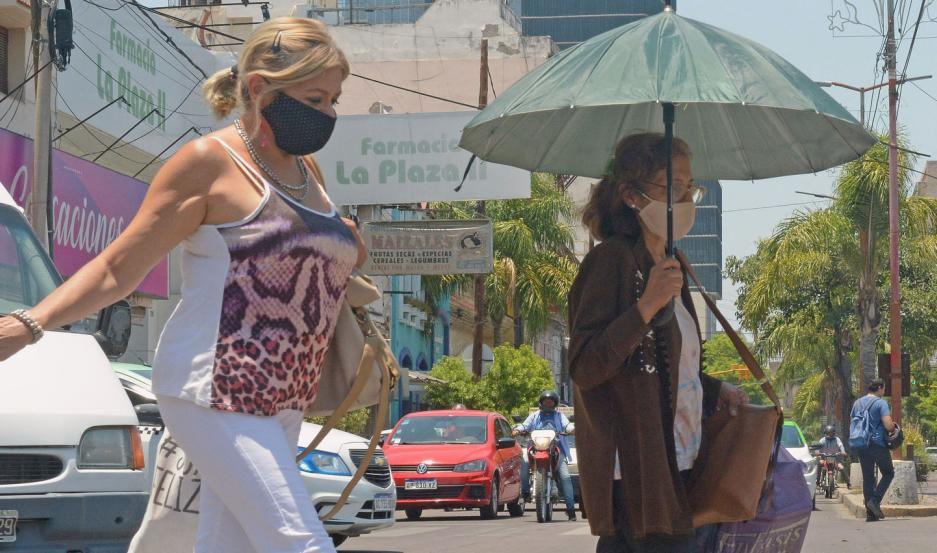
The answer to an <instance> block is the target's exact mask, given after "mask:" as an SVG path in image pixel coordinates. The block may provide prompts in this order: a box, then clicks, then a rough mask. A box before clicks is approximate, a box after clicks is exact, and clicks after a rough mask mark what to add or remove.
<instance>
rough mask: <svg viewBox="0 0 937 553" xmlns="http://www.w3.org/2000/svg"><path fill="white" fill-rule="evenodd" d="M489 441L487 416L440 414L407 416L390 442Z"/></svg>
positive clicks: (453, 442) (443, 442)
mask: <svg viewBox="0 0 937 553" xmlns="http://www.w3.org/2000/svg"><path fill="white" fill-rule="evenodd" d="M487 441H488V417H482V416H464V415H463V416H455V415H439V416H421V417H406V418H404V419H403V420H402V421H400V426H399V427H398V428H397V431H396V432H394V434H393V436H391V440H390V443H391V444H393V445H410V444H483V443H486V442H487Z"/></svg>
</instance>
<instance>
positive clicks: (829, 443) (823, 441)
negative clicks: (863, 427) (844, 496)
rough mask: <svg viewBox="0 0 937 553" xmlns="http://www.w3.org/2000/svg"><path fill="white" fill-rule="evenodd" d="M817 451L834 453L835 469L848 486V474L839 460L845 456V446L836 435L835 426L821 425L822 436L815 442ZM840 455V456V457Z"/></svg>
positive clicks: (819, 452)
mask: <svg viewBox="0 0 937 553" xmlns="http://www.w3.org/2000/svg"><path fill="white" fill-rule="evenodd" d="M817 447H818V449H817V453H818V454H820V455H836V456H837V458H836V470H838V471H839V472H840V473H842V475H843V480H845V481H846V487H847V488H848V487H850V486H849V475H848V474H846V471H845V470H844V468H843V463H841V462H840V459H841V458H845V457H846V448H845V447H843V442H842V440H840V439H839V438H838V437H837V436H836V428H834V427H833V425H830V424H828V425H826V426H825V427H823V438H820V441H818V442H817ZM840 456H841V457H840Z"/></svg>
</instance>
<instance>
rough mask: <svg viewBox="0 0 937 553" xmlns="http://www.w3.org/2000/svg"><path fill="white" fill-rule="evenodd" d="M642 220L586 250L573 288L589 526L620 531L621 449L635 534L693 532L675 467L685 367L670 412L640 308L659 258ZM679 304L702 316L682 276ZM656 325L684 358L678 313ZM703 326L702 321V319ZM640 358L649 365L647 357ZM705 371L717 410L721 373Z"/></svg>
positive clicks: (707, 402)
mask: <svg viewBox="0 0 937 553" xmlns="http://www.w3.org/2000/svg"><path fill="white" fill-rule="evenodd" d="M635 227H636V225H628V226H627V227H626V228H625V229H624V230H619V232H618V234H616V235H615V236H613V237H612V238H609V239H608V240H605V241H604V242H602V243H601V244H599V245H598V246H596V247H595V248H594V249H593V250H592V251H591V252H589V254H588V255H587V256H586V257H585V259H584V260H583V262H582V265H581V266H580V269H579V274H578V276H577V277H576V281H575V283H574V284H573V287H572V289H571V291H570V294H569V318H570V325H569V328H570V331H569V332H570V344H569V367H570V375H571V376H572V379H573V382H574V383H575V386H574V394H575V402H576V442H577V444H578V445H577V451H578V456H579V457H578V459H579V474H580V479H581V487H582V497H583V501H584V502H585V505H586V511H587V512H588V513H589V525H590V527H591V529H592V533H593V534H595V535H598V536H612V535H615V524H614V520H615V517H614V515H613V513H612V485H613V484H612V482H613V472H614V464H615V450H616V449H617V450H618V453H619V457H620V460H621V472H622V480H623V484H624V497H625V503H626V505H627V511H628V521H629V523H630V524H629V525H630V530H631V533H632V535H633V536H634V537H635V538H639V539H640V538H643V537H645V536H647V535H649V534H670V535H674V534H688V533H690V532H692V531H693V526H692V522H691V513H690V509H689V505H688V502H687V498H686V492H685V490H684V487H683V483H682V479H681V478H680V475H679V471H678V470H677V463H676V453H675V448H674V438H673V422H672V421H673V413H674V410H675V408H676V405H675V401H676V390H677V387H678V377H679V370H678V369H677V367H676V364H675V366H674V368H673V370H671V371H670V375H671V379H670V380H671V390H672V391H673V393H672V397H671V405H670V406H669V408H670V413H669V414H668V415H666V416H665V412H664V411H663V410H662V409H661V405H662V403H664V402H665V401H664V400H662V399H661V398H662V395H661V382H660V377H659V375H658V374H657V372H656V367H654V366H653V365H655V364H656V363H655V360H656V355H655V354H654V340H652V339H650V338H648V339H646V340H645V338H646V337H649V336H650V335H651V334H650V333H651V328H650V327H649V326H648V325H646V324H644V321H643V320H642V318H641V314H640V313H639V312H638V309H637V299H638V297H639V296H638V294H639V293H640V290H643V279H644V278H645V276H646V275H648V274H650V270H651V267H653V265H654V263H653V260H652V258H651V255H650V253H649V252H648V251H647V248H646V246H645V245H644V240H643V239H642V238H641V236H640V231H638V230H637V229H636V228H635ZM682 295H683V298H682V299H683V303H684V305H685V306H686V308H687V311H689V312H690V314H691V315H693V319H694V321H696V311H695V309H694V307H693V302H692V300H691V298H690V292H689V288H688V286H687V284H686V275H684V285H683V294H682ZM660 332H663V334H662V335H661V337H662V338H664V339H665V341H666V343H667V345H668V352H669V359H671V360H679V359H680V350H681V339H680V328H679V325H678V323H677V320H676V317H673V318H672V319H671V321H670V323H669V324H668V325H667V326H666V327H665V328H664V329H663V330H662V331H660ZM697 332H699V327H698V323H697ZM642 358H643V359H644V363H642V362H641V359H642ZM700 374H701V379H702V384H703V409H704V412H712V411H713V410H714V408H715V404H716V401H717V399H718V395H719V386H720V385H721V383H720V381H719V380H716V379H714V378H712V377H710V376H708V375H705V374H703V373H702V367H701V368H700Z"/></svg>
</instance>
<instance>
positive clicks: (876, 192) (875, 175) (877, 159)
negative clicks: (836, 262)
mask: <svg viewBox="0 0 937 553" xmlns="http://www.w3.org/2000/svg"><path fill="white" fill-rule="evenodd" d="M888 141H889V139H888V137H887V136H884V135H883V136H880V137H879V142H878V143H877V144H875V145H874V146H872V148H871V149H870V150H869V151H868V152H866V153H865V155H863V156H862V157H861V158H859V159H858V160H856V161H854V162H851V163H847V164H846V165H845V166H844V167H843V171H842V174H841V175H840V177H839V179H838V181H837V184H836V196H837V200H836V203H835V208H836V210H837V211H838V212H839V213H840V214H841V215H842V216H843V217H844V218H845V219H846V220H847V221H848V222H849V224H850V226H851V229H852V231H853V232H854V234H855V237H856V239H857V245H858V248H857V250H856V251H855V252H854V253H857V254H858V255H852V256H850V257H849V258H846V259H845V261H846V262H847V263H849V264H850V266H851V267H852V268H853V270H855V271H856V272H857V273H858V297H857V301H856V314H857V322H858V327H859V365H860V367H861V370H862V374H863V376H864V381H865V382H868V381H869V380H872V379H874V378H876V376H877V350H878V345H879V330H880V326H881V323H882V304H883V294H882V286H881V280H882V274H883V273H887V269H888V252H889V235H888V231H889V225H888V204H889V201H888V197H889V196H888V191H889V178H888V151H889V147H888V146H887V144H888ZM899 142H902V141H901V140H900V139H899ZM901 145H902V146H904V144H903V143H902V144H901ZM912 162H913V158H912V157H911V156H910V154H908V153H907V152H906V151H904V150H899V151H898V164H899V167H898V186H899V202H900V206H899V207H900V214H901V215H900V216H901V235H902V238H903V239H904V241H905V242H910V241H914V242H915V245H914V249H915V250H916V252H915V253H916V254H917V255H918V256H919V257H920V258H921V259H922V260H930V262H931V263H934V262H937V242H935V241H933V240H927V238H933V234H934V230H935V228H937V226H935V223H937V200H935V199H933V198H924V197H920V196H909V193H910V187H911V182H912V178H911V177H912V175H911V172H910V171H908V170H907V169H906V167H908V166H910V165H911V163H912ZM903 245H904V246H908V245H909V244H907V243H906V244H903Z"/></svg>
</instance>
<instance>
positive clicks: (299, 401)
mask: <svg viewBox="0 0 937 553" xmlns="http://www.w3.org/2000/svg"><path fill="white" fill-rule="evenodd" d="M348 73H349V66H348V62H347V60H346V59H345V56H344V55H343V54H342V52H341V50H339V49H338V47H337V46H336V45H335V43H334V42H333V40H332V38H331V37H330V36H329V34H328V32H327V31H326V29H325V27H324V26H323V25H322V24H321V23H319V22H316V21H314V20H310V19H293V18H282V19H274V20H272V21H269V22H267V23H265V24H263V25H261V26H260V27H258V28H257V30H256V31H255V32H254V33H253V34H252V35H251V37H250V38H249V39H248V40H247V42H246V43H245V44H244V48H243V50H242V52H241V55H240V58H239V59H238V63H237V65H236V66H235V67H232V68H231V69H225V70H223V71H220V72H218V73H217V74H215V75H213V76H212V77H211V78H209V80H208V81H207V82H206V83H205V85H204V91H205V97H206V99H207V101H208V103H209V105H210V106H211V107H212V109H213V110H214V112H215V114H216V115H217V116H219V117H224V116H227V115H228V114H229V113H231V112H232V111H234V110H235V109H239V110H240V112H241V116H240V118H239V119H237V120H236V121H235V124H234V125H231V126H228V127H225V128H223V129H221V130H219V131H217V132H215V133H212V134H211V135H209V136H206V137H204V138H201V139H198V140H195V141H193V142H190V143H188V144H186V145H185V146H184V147H183V148H181V149H180V150H179V152H178V153H176V154H175V155H173V156H172V157H171V158H170V159H169V160H168V161H167V162H166V164H165V165H164V166H163V168H162V169H161V170H160V171H159V173H158V174H157V175H156V177H155V178H154V179H153V182H152V184H151V186H150V190H149V193H148V194H147V196H146V199H145V200H144V202H143V204H142V205H141V207H140V210H139V212H138V213H137V215H136V217H135V218H134V219H133V221H132V222H131V224H130V225H129V226H128V227H127V229H126V231H125V232H124V233H123V234H121V235H120V236H119V237H118V238H117V240H115V241H114V243H113V244H111V245H110V246H109V247H108V248H107V249H106V250H105V251H104V252H102V253H101V255H99V256H98V257H97V258H95V259H94V260H92V261H91V262H89V263H88V264H87V265H86V266H85V267H83V268H82V269H81V271H79V272H78V273H77V274H76V275H74V276H73V277H72V278H70V279H69V280H68V282H66V283H65V284H63V285H62V286H61V287H60V288H59V289H57V290H56V291H54V292H53V293H52V294H50V295H49V297H47V298H46V299H45V300H44V301H42V302H41V303H39V304H38V305H37V306H36V307H35V308H33V309H31V310H30V311H29V312H27V313H19V314H18V317H19V318H13V317H4V318H2V319H0V360H2V359H6V358H8V357H10V356H11V355H13V354H15V353H16V352H17V351H18V350H20V349H21V348H23V347H26V346H27V345H28V344H29V343H31V341H32V340H33V336H34V334H33V332H31V330H30V328H29V325H36V326H38V327H40V328H56V327H60V326H62V325H64V324H68V323H70V322H72V321H75V320H78V319H80V318H82V317H84V316H86V315H87V314H89V313H93V312H95V311H96V310H98V309H100V308H101V307H103V306H105V305H108V304H110V303H112V302H114V301H116V300H118V299H120V298H123V297H125V296H127V295H128V294H130V293H131V292H132V291H133V290H134V288H135V287H136V286H137V284H138V283H139V282H140V281H141V280H142V279H143V277H144V275H146V274H147V272H148V271H149V270H150V268H152V267H153V265H155V264H156V263H157V261H158V260H160V259H162V258H163V257H165V256H166V255H167V254H168V253H169V251H170V250H171V249H173V248H174V247H175V246H177V245H180V244H181V245H182V276H183V287H182V300H181V301H180V303H179V305H178V307H177V308H176V310H175V311H174V312H173V314H172V316H171V317H170V319H169V321H168V322H167V324H166V327H165V329H164V330H163V334H162V336H161V337H160V341H159V345H158V347H157V351H156V356H155V359H154V362H153V387H154V392H155V393H156V394H157V396H158V397H159V404H160V409H161V412H162V415H163V418H164V420H165V421H166V423H167V426H168V428H169V430H170V432H171V433H172V435H173V437H174V438H175V439H176V440H178V441H179V443H180V445H181V446H182V447H183V449H184V450H185V451H186V454H187V455H188V456H189V457H190V458H191V459H192V461H193V462H194V463H195V465H196V466H198V467H199V471H200V474H201V477H202V487H201V492H200V495H201V503H200V507H199V510H200V515H199V527H198V536H197V539H196V546H195V551H196V552H199V553H202V552H208V551H219V552H221V551H224V552H232V551H256V552H263V553H274V552H282V553H299V552H315V553H331V552H333V551H334V546H333V545H332V541H331V539H330V538H329V536H328V534H327V533H326V532H325V530H324V528H323V526H322V523H321V522H320V521H319V518H318V516H317V513H316V511H315V509H314V508H313V506H312V504H311V503H310V502H309V498H308V495H307V493H306V492H305V490H304V487H303V484H302V482H301V479H300V476H299V473H298V472H297V468H296V464H295V463H294V462H293V457H294V455H295V454H296V444H297V439H298V434H299V429H300V425H301V423H302V418H303V411H304V410H305V408H306V406H308V405H309V404H310V403H311V402H312V401H313V399H314V398H315V396H316V388H317V381H318V377H319V368H320V366H321V362H322V360H323V357H324V356H325V352H326V349H327V347H328V344H329V341H330V339H331V337H332V333H333V330H334V324H335V320H336V318H337V315H338V310H339V307H340V305H341V303H342V300H343V298H344V294H345V287H346V282H347V279H348V277H349V275H350V274H351V272H352V270H353V269H354V268H355V266H357V265H360V264H361V263H362V262H363V260H364V257H365V256H366V251H365V249H364V244H363V243H362V241H361V238H360V237H359V236H358V234H357V231H356V230H355V225H354V224H353V223H352V222H350V221H348V220H344V219H341V218H340V217H339V216H338V214H337V213H336V210H335V206H334V205H333V204H332V203H331V201H330V200H329V197H328V195H327V194H326V193H325V190H324V189H323V187H322V183H321V182H319V181H318V180H317V179H316V177H315V174H316V173H317V171H316V170H315V167H314V165H313V162H311V161H307V160H306V159H305V157H304V156H307V155H308V154H312V153H313V152H315V151H317V150H318V149H320V148H322V146H324V145H325V143H326V142H327V141H328V140H329V136H330V135H331V133H332V129H333V127H334V125H335V120H336V113H335V108H334V106H335V104H336V103H337V102H338V98H339V96H340V95H341V89H342V81H343V80H344V79H345V78H346V77H347V76H348Z"/></svg>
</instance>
